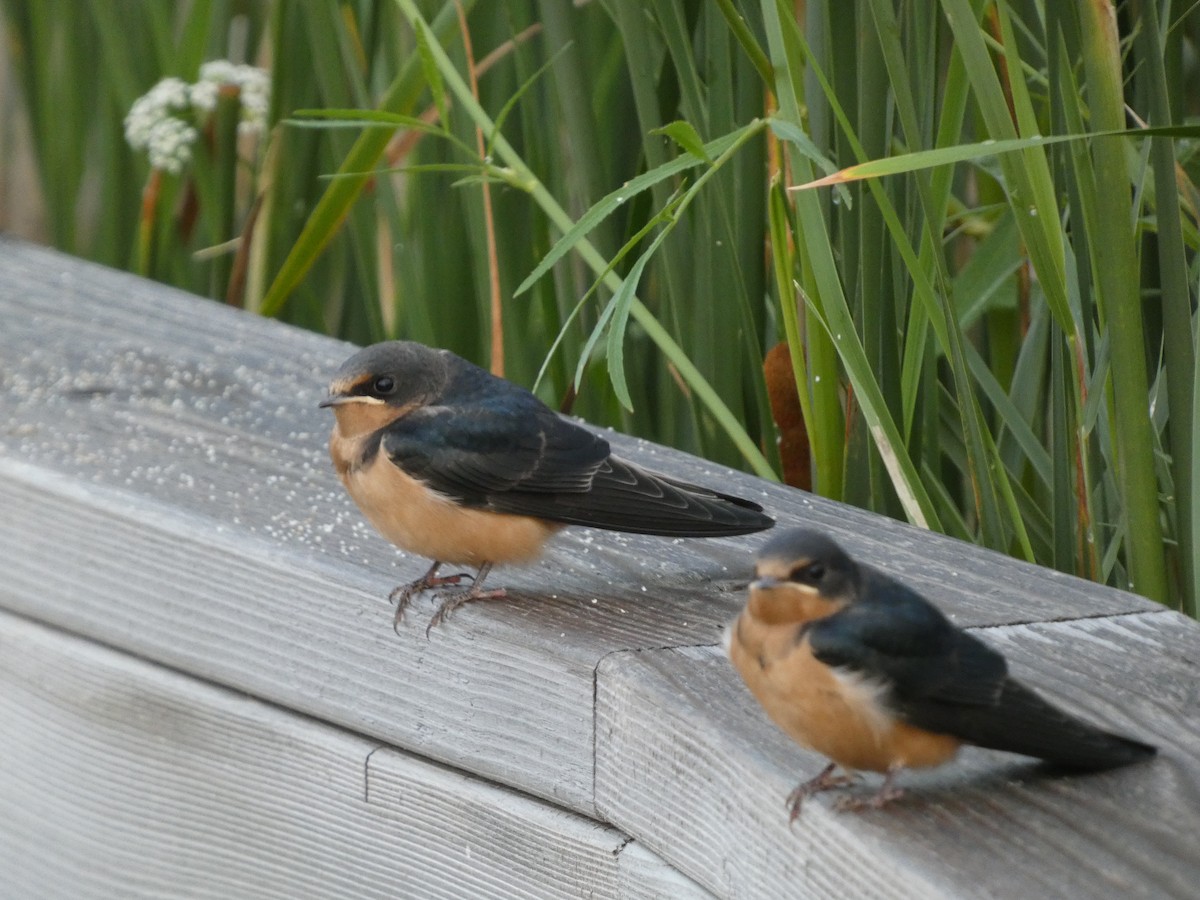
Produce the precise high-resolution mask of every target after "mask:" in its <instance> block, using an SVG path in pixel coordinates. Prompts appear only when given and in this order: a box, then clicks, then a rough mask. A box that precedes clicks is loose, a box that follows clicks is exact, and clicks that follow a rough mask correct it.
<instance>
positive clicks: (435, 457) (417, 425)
mask: <svg viewBox="0 0 1200 900" xmlns="http://www.w3.org/2000/svg"><path fill="white" fill-rule="evenodd" d="M520 399H521V398H519V397H517V398H508V399H507V402H505V403H503V404H500V403H493V404H490V405H482V404H480V405H475V406H471V407H449V406H426V407H422V408H420V409H417V410H414V411H413V412H411V413H409V414H408V415H406V416H403V417H402V418H400V419H397V420H396V421H395V422H393V423H392V424H391V425H389V426H388V427H387V428H385V429H384V431H383V434H382V446H383V450H384V452H386V453H387V454H388V456H389V457H390V458H391V460H392V461H393V462H394V463H396V465H398V466H399V467H400V468H402V469H403V470H404V471H405V472H407V473H408V474H410V475H412V476H413V477H415V478H419V479H420V480H422V481H424V482H425V483H426V484H428V485H429V487H431V488H433V489H434V490H435V491H437V492H439V493H441V494H444V495H446V496H448V497H451V498H453V499H455V500H458V501H459V502H460V503H463V504H464V505H466V506H473V507H491V506H492V505H493V504H492V502H491V501H492V499H493V498H495V497H496V496H499V495H504V494H507V493H509V492H512V491H518V490H519V491H521V492H522V493H529V494H535V495H536V494H548V493H554V492H558V491H566V492H582V491H586V490H588V488H589V487H590V485H591V482H592V479H593V477H594V476H595V473H596V470H597V469H598V468H599V467H600V464H601V463H602V462H604V460H606V459H607V458H608V454H609V448H608V442H607V441H605V440H604V439H602V438H600V437H598V436H596V435H594V434H592V433H591V432H590V431H588V430H587V429H585V428H580V427H579V426H577V425H573V424H571V423H570V422H568V421H566V420H565V419H562V418H560V417H558V416H556V415H554V414H553V413H552V412H550V411H549V410H547V409H544V408H539V406H537V405H533V404H523V403H521V402H520Z"/></svg>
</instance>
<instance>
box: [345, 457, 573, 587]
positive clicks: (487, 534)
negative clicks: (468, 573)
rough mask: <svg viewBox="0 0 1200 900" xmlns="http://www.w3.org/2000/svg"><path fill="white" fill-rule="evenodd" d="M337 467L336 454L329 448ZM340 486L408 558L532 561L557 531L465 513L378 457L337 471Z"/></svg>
mask: <svg viewBox="0 0 1200 900" xmlns="http://www.w3.org/2000/svg"><path fill="white" fill-rule="evenodd" d="M330 449H331V453H332V454H333V455H334V460H335V465H337V453H336V452H335V451H334V448H333V447H332V445H331V448H330ZM338 469H339V474H340V475H341V478H342V483H343V484H344V485H345V486H346V490H347V491H348V492H349V494H350V496H351V497H353V498H354V502H355V503H357V504H358V508H359V509H361V510H362V512H363V515H365V516H366V517H367V519H368V520H369V521H370V522H371V524H372V525H374V526H375V527H376V528H377V529H378V530H379V532H380V534H382V535H383V536H384V537H386V538H387V539H388V540H389V541H391V542H392V543H393V544H395V545H396V546H397V547H400V548H401V549H403V550H407V551H409V552H410V553H415V554H418V555H420V556H425V557H428V558H430V559H435V560H439V561H441V562H447V563H452V564H455V565H471V566H479V565H481V564H482V563H485V562H496V563H520V562H529V561H531V560H533V559H535V558H536V557H537V556H538V555H539V554H540V553H541V551H542V547H543V545H544V544H545V543H546V541H547V540H548V539H549V538H550V536H551V535H552V534H554V533H555V532H556V531H558V530H559V529H560V528H561V527H562V526H561V525H557V524H554V523H550V522H544V521H542V520H541V519H535V518H532V517H529V516H513V515H507V514H504V513H493V512H485V511H482V510H476V509H465V508H463V507H461V506H458V505H457V504H456V503H454V502H453V501H452V500H450V499H449V498H447V497H444V496H442V495H441V494H438V493H435V492H434V491H431V490H430V489H429V488H428V487H427V486H426V485H424V484H423V483H421V482H420V481H417V480H416V479H414V478H412V477H410V476H408V475H406V474H405V473H404V472H402V471H401V470H400V469H398V468H397V467H396V466H395V465H393V464H392V462H391V460H389V459H388V458H387V456H386V455H385V454H383V453H378V454H376V456H375V458H374V459H372V460H371V462H370V463H368V464H367V465H365V466H361V467H355V466H338Z"/></svg>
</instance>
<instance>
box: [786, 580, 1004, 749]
mask: <svg viewBox="0 0 1200 900" xmlns="http://www.w3.org/2000/svg"><path fill="white" fill-rule="evenodd" d="M864 578H865V579H866V581H865V584H864V590H863V595H862V597H860V598H859V599H858V600H856V601H855V602H853V603H851V604H849V605H848V606H846V607H845V608H844V609H842V610H841V611H840V612H838V613H836V614H834V615H832V616H829V617H828V618H825V619H821V620H819V621H817V622H815V623H813V625H812V626H811V627H810V629H809V640H810V645H811V647H812V652H813V655H814V656H815V657H816V658H817V659H819V660H820V661H821V662H824V663H825V664H827V665H830V666H835V667H840V668H845V669H849V670H852V671H854V672H857V673H859V674H861V675H863V676H865V677H867V678H870V679H872V680H876V681H880V682H882V683H884V684H885V685H887V687H888V696H889V700H890V703H889V705H890V706H891V708H892V710H893V711H894V712H895V713H896V714H897V715H899V716H900V718H901V719H902V720H904V721H906V722H908V723H909V724H911V725H915V726H917V727H919V728H926V729H928V730H931V731H940V732H946V733H954V732H953V730H952V729H949V728H947V727H946V723H947V722H948V721H953V719H954V716H953V715H952V712H953V711H954V710H961V709H963V708H972V707H974V708H983V707H992V706H995V705H996V704H997V703H998V702H999V700H1000V696H1001V693H1002V691H1003V688H1004V683H1005V681H1006V679H1007V676H1008V666H1007V664H1006V663H1005V661H1004V657H1003V656H1002V655H1000V654H999V653H997V652H996V651H995V650H993V649H992V648H990V647H988V646H987V645H986V644H985V643H983V642H982V641H980V640H979V639H978V638H976V637H974V636H972V635H970V634H968V633H967V632H965V631H963V630H962V629H960V628H957V627H956V626H954V625H953V624H952V623H951V622H950V621H949V620H947V619H946V617H945V616H944V615H942V613H941V612H940V611H939V610H938V609H937V608H936V607H935V606H933V604H931V603H929V601H927V600H925V598H923V597H922V596H921V595H920V594H917V593H916V592H915V591H912V590H910V589H909V588H907V587H905V586H904V585H902V584H900V583H899V582H896V581H893V580H892V579H890V578H888V577H887V576H885V575H882V574H881V573H878V572H875V571H874V570H867V569H866V567H864Z"/></svg>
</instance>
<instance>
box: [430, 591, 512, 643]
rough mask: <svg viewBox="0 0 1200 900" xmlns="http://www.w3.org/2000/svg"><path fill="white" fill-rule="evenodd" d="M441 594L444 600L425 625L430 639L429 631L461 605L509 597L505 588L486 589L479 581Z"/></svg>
mask: <svg viewBox="0 0 1200 900" xmlns="http://www.w3.org/2000/svg"><path fill="white" fill-rule="evenodd" d="M440 596H441V597H443V598H444V602H443V603H442V605H441V606H439V607H438V608H437V612H435V613H434V614H433V618H431V619H430V620H429V624H428V625H427V626H426V627H425V637H426V639H428V637H429V633H430V632H431V631H433V629H434V628H435V627H436V626H438V625H441V624H442V623H443V622H444V621H446V619H447V618H449V616H450V613H452V612H454V611H455V610H456V609H458V608H459V607H460V606H465V605H466V604H468V603H474V602H475V601H476V600H500V599H502V598H504V597H507V596H508V592H507V591H506V590H505V589H504V588H493V589H492V590H488V591H485V590H483V588H481V587H480V586H479V584H478V582H476V583H475V584H473V585H472V586H471V587H469V588H467V589H466V590H463V591H450V592H448V593H445V594H441V595H440Z"/></svg>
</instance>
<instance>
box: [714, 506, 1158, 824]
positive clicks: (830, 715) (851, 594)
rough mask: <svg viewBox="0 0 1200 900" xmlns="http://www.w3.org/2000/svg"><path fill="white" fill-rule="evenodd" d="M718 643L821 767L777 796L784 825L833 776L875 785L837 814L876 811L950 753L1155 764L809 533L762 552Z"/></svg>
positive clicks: (1081, 764) (1061, 762)
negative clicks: (974, 749) (819, 758)
mask: <svg viewBox="0 0 1200 900" xmlns="http://www.w3.org/2000/svg"><path fill="white" fill-rule="evenodd" d="M726 641H727V649H728V652H729V658H730V659H731V660H732V661H733V665H734V667H735V668H736V669H737V670H738V672H739V673H740V674H741V676H742V678H744V679H745V681H746V684H747V685H748V686H749V687H750V690H751V692H752V693H753V694H754V696H755V697H756V698H757V699H758V701H759V702H760V703H761V704H762V705H763V708H764V709H765V710H766V711H767V714H768V715H769V716H770V717H771V718H772V719H773V720H774V721H775V723H776V724H777V725H779V726H780V727H781V728H782V729H783V730H784V731H786V732H787V733H788V735H789V736H791V738H792V739H793V740H795V741H796V742H797V743H799V744H801V745H803V746H805V747H807V748H809V749H810V750H815V751H816V752H818V753H821V754H824V755H825V756H827V757H829V759H830V760H832V762H830V764H829V765H828V766H827V767H826V768H825V769H824V771H822V772H821V773H820V774H819V775H817V776H816V777H815V778H813V779H811V780H809V781H806V782H804V783H803V784H801V785H799V786H798V787H797V788H796V789H795V790H794V791H792V793H791V794H789V795H788V798H787V806H788V809H789V812H790V821H795V819H796V817H797V816H798V815H799V814H800V806H801V804H802V803H803V802H804V799H805V798H806V797H808V796H809V795H811V794H815V793H817V792H819V791H824V790H828V789H830V788H834V787H840V786H842V785H845V784H848V783H850V782H851V781H852V780H853V775H835V774H834V772H835V770H836V769H837V767H838V766H841V767H842V768H843V769H844V770H846V771H847V772H849V773H853V772H856V771H859V770H867V771H872V772H883V773H885V775H886V777H885V779H884V783H883V787H882V788H881V789H880V790H879V792H878V793H877V794H875V795H874V796H873V797H871V798H869V799H866V800H852V799H850V798H843V800H842V802H840V803H839V804H838V808H839V809H854V808H857V807H860V806H872V807H875V808H878V807H880V806H882V805H883V804H885V803H887V802H888V801H890V800H893V799H895V798H896V797H899V796H900V795H901V794H902V791H900V790H899V789H897V788H896V787H894V786H893V780H894V779H895V776H896V774H897V773H898V772H899V771H900V770H901V769H906V768H921V767H927V766H937V765H941V764H942V763H945V762H949V761H950V759H952V758H953V757H954V755H955V754H956V753H957V752H958V748H959V747H960V746H961V745H962V744H974V745H976V746H979V747H987V748H990V749H993V750H1006V751H1009V752H1011V753H1021V754H1024V755H1026V756H1034V757H1038V758H1040V759H1044V760H1046V761H1048V762H1050V763H1052V764H1054V765H1057V766H1060V767H1062V768H1065V769H1072V770H1077V771H1099V770H1101V769H1110V768H1115V767H1117V766H1124V765H1127V764H1129V763H1135V762H1138V761H1140V760H1144V759H1149V758H1150V757H1152V756H1154V754H1155V753H1156V752H1157V751H1156V749H1155V748H1154V747H1152V746H1150V745H1149V744H1144V743H1142V742H1140V741H1135V740H1130V739H1129V738H1124V737H1121V736H1119V735H1115V734H1110V733H1108V732H1106V731H1101V730H1100V729H1098V728H1096V727H1094V726H1092V725H1089V724H1088V723H1086V722H1084V721H1082V720H1080V719H1077V718H1075V717H1074V716H1071V715H1068V714H1067V713H1065V712H1063V711H1062V710H1060V709H1058V708H1057V707H1055V706H1052V705H1051V704H1050V703H1047V702H1046V701H1045V700H1043V699H1042V698H1041V697H1039V696H1038V695H1037V694H1035V693H1034V692H1033V691H1031V690H1030V689H1029V688H1027V687H1025V686H1024V685H1022V684H1021V683H1020V682H1017V681H1014V680H1013V679H1012V678H1010V677H1009V676H1008V665H1007V664H1006V663H1005V660H1004V657H1003V656H1002V655H1001V654H1000V653H998V652H997V651H995V650H993V649H992V648H991V647H989V646H988V645H987V644H985V643H984V642H983V641H981V640H979V639H978V638H976V637H974V636H973V635H971V634H969V633H967V632H966V631H963V630H962V629H961V628H958V627H957V626H955V625H953V624H952V623H951V622H950V621H949V620H948V619H947V618H946V617H945V616H944V615H942V613H941V612H939V611H938V609H937V608H936V607H934V606H933V605H932V604H931V603H929V601H927V600H926V599H925V598H924V597H922V596H921V595H919V594H917V593H916V592H915V591H913V590H910V589H909V588H907V587H905V586H904V585H902V584H900V583H899V582H897V581H895V580H893V579H892V578H889V577H888V576H887V575H885V574H883V573H882V572H880V571H878V570H877V569H873V568H871V567H870V566H865V565H859V564H857V563H856V562H855V561H854V560H853V559H851V558H850V557H849V556H848V555H847V554H846V553H845V551H843V550H842V548H841V547H839V546H838V545H837V544H836V543H834V542H833V541H832V540H831V539H830V538H829V537H827V536H825V535H824V534H820V533H818V532H815V531H808V530H804V529H788V530H787V531H784V532H782V533H780V534H778V535H777V536H775V537H774V538H773V539H771V540H770V541H768V542H767V544H766V545H765V546H764V547H763V548H762V550H761V551H760V552H759V554H758V560H757V564H756V566H755V577H754V581H753V582H751V584H750V598H749V602H748V603H747V604H746V608H745V609H744V610H743V611H742V614H741V615H740V616H739V617H738V619H737V620H736V621H735V622H734V623H733V624H732V625H731V626H730V627H729V631H728V632H727V634H726Z"/></svg>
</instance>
